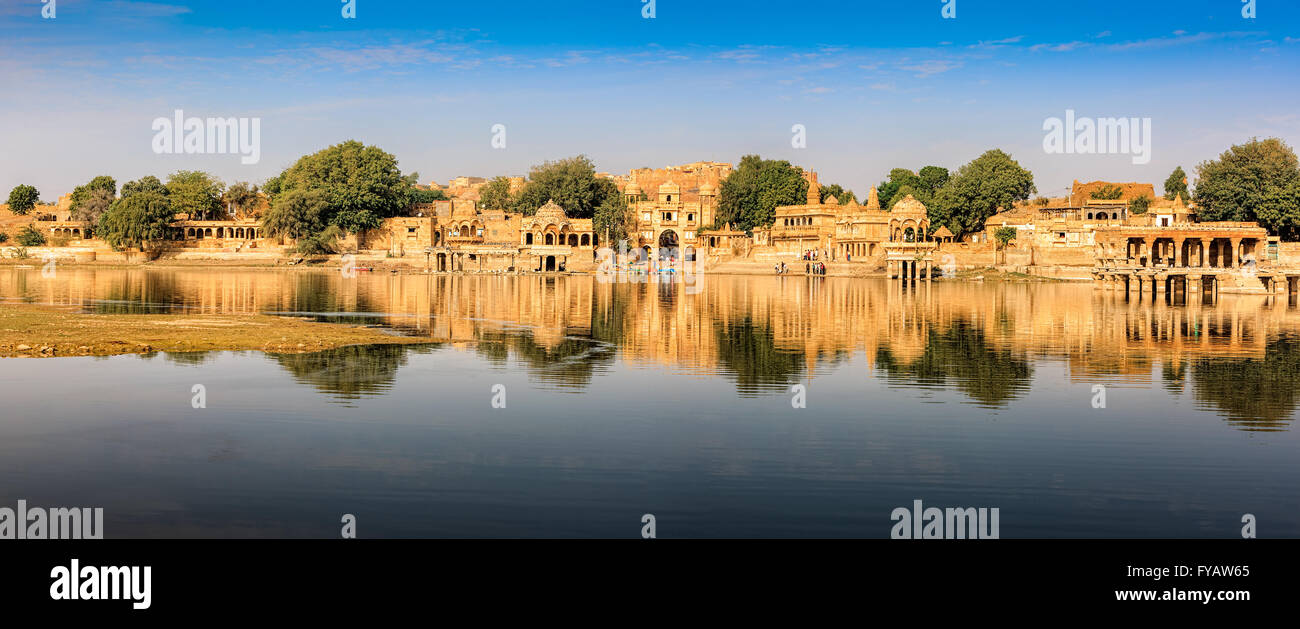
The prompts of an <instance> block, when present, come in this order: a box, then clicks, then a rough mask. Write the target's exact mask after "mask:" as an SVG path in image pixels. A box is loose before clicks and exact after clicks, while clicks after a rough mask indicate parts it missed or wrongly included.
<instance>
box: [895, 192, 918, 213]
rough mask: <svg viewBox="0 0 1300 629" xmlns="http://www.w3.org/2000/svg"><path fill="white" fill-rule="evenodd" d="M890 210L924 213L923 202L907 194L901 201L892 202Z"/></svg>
mask: <svg viewBox="0 0 1300 629" xmlns="http://www.w3.org/2000/svg"><path fill="white" fill-rule="evenodd" d="M891 211H892V212H908V213H920V214H925V204H924V203H921V202H920V201H917V200H916V197H914V196H912V195H910V194H909V195H907V196H905V197H903V200H902V201H899V202H898V203H896V204H894V208H893V209H892V210H891Z"/></svg>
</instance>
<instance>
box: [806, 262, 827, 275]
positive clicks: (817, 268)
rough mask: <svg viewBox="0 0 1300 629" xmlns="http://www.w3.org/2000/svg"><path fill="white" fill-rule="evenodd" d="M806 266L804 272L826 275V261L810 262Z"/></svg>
mask: <svg viewBox="0 0 1300 629" xmlns="http://www.w3.org/2000/svg"><path fill="white" fill-rule="evenodd" d="M803 266H804V273H807V274H809V275H826V263H825V262H809V263H807V264H805V265H803Z"/></svg>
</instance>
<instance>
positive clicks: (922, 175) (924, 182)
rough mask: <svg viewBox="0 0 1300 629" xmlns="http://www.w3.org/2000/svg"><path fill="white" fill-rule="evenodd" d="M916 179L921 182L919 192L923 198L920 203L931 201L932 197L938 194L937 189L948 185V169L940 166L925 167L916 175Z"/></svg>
mask: <svg viewBox="0 0 1300 629" xmlns="http://www.w3.org/2000/svg"><path fill="white" fill-rule="evenodd" d="M917 179H919V180H920V182H921V186H920V188H919V190H920V191H921V194H922V195H923V196H924V199H922V201H925V200H927V199H933V198H934V195H936V194H938V193H939V188H942V187H943V185H944V184H946V183H948V169H947V168H944V167H942V166H926V167H924V168H922V169H921V171H920V172H919V173H917ZM918 198H920V197H918Z"/></svg>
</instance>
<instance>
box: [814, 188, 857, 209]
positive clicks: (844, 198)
mask: <svg viewBox="0 0 1300 629" xmlns="http://www.w3.org/2000/svg"><path fill="white" fill-rule="evenodd" d="M818 192H819V195H818V196H820V197H821V202H822V203H825V202H826V199H827V198H828V197H832V196H833V197H835V200H836V201H839V202H840V205H844V204H846V203H848V202H849V201H857V200H858V197H857V195H855V194H853V191H852V190H849V189H848V188H845V187H844V186H841V185H840V184H837V183H833V184H830V185H829V186H822V187H821V189H820V190H818Z"/></svg>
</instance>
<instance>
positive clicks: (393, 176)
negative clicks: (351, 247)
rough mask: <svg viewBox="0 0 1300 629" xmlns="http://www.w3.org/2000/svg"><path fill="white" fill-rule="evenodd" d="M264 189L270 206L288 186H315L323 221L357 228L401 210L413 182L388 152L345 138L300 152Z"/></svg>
mask: <svg viewBox="0 0 1300 629" xmlns="http://www.w3.org/2000/svg"><path fill="white" fill-rule="evenodd" d="M263 189H264V190H265V191H266V192H267V193H268V194H270V195H271V209H272V210H274V209H275V205H276V204H277V203H280V202H281V197H283V196H285V195H286V194H287V193H289V192H290V191H293V190H300V191H304V192H306V191H317V192H319V193H320V194H321V195H323V196H322V197H321V198H323V199H324V209H323V218H324V222H325V223H327V224H330V225H335V226H337V227H339V228H340V229H342V230H344V231H346V232H351V233H357V232H360V231H362V230H366V229H374V228H376V227H379V225H380V223H381V222H382V221H383V220H384V219H385V218H389V217H392V216H400V215H402V214H404V213H405V212H406V211H407V208H409V207H410V202H411V189H412V187H411V180H410V179H408V178H406V177H403V176H402V172H401V170H399V169H398V167H397V158H396V157H394V156H393V155H392V154H391V153H387V152H384V151H383V150H382V149H380V148H379V147H376V146H366V145H364V144H362V143H360V142H357V141H356V140H348V141H346V142H343V143H341V144H336V145H334V146H331V147H329V148H326V149H323V150H321V151H318V152H316V153H312V154H311V155H306V156H303V157H302V158H300V159H299V160H298V161H297V162H295V163H294V165H293V166H290V167H289V168H287V169H286V170H285V171H284V172H282V173H280V174H279V175H278V176H276V177H273V178H271V179H270V180H268V181H267V182H266V184H265V185H263ZM268 215H269V213H268ZM266 218H267V216H263V217H262V219H263V221H265V220H266ZM321 229H322V230H323V229H324V225H322V226H321ZM318 231H319V230H318Z"/></svg>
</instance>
